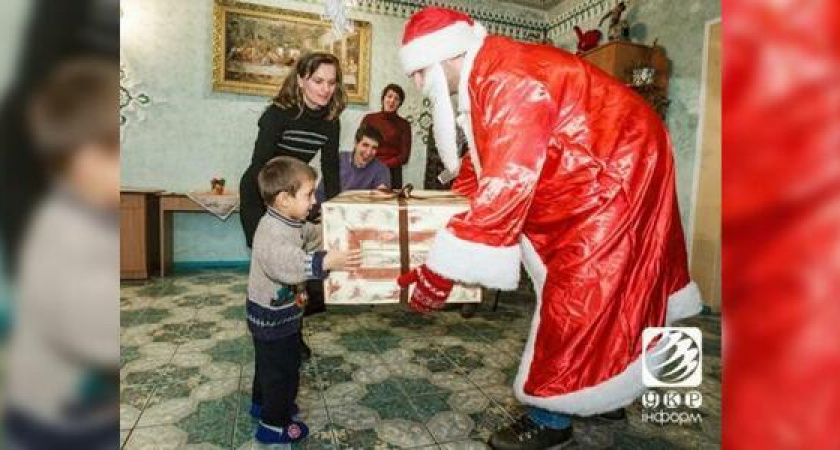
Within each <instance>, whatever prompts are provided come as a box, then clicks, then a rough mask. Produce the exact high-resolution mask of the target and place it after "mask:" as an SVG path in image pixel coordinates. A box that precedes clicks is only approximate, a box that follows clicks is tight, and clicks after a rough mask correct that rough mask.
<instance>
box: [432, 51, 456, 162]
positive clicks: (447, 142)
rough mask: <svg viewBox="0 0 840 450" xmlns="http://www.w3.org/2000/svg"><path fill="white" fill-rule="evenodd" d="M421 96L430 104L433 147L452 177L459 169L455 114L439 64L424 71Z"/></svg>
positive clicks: (444, 76)
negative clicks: (434, 146) (424, 78)
mask: <svg viewBox="0 0 840 450" xmlns="http://www.w3.org/2000/svg"><path fill="white" fill-rule="evenodd" d="M423 94H424V95H425V96H426V97H429V100H431V102H432V120H433V123H434V125H435V126H434V136H435V145H436V146H437V150H438V154H440V159H441V161H442V162H443V165H444V167H446V169H447V170H448V171H449V172H450V173H451V174H452V175H453V176H454V175H455V174H457V173H458V169H460V167H461V158H459V157H458V153H459V152H458V133H457V132H456V131H455V112H454V110H453V108H452V100H451V99H450V98H449V86H448V84H447V82H446V75H445V74H444V73H443V67H441V65H440V63H436V64H434V65H432V66H429V69H428V70H426V82H425V83H424V85H423Z"/></svg>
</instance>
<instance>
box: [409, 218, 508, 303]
mask: <svg viewBox="0 0 840 450" xmlns="http://www.w3.org/2000/svg"><path fill="white" fill-rule="evenodd" d="M520 259H521V251H520V249H519V246H518V245H511V246H510V247H492V246H489V245H485V244H479V243H477V242H471V241H467V240H464V239H459V238H457V237H455V235H454V234H452V233H451V232H449V230H447V229H445V228H444V229H442V230H440V231H438V233H437V236H435V242H434V244H433V245H432V249H431V250H430V251H429V256H428V259H426V265H427V266H429V268H430V269H432V270H433V271H435V272H437V273H439V274H441V275H443V276H445V277H447V278H449V279H451V280H455V281H460V282H462V283H467V284H480V285H482V286H484V287H488V288H492V289H502V290H506V291H512V290H514V289H516V288H517V286H519V264H520Z"/></svg>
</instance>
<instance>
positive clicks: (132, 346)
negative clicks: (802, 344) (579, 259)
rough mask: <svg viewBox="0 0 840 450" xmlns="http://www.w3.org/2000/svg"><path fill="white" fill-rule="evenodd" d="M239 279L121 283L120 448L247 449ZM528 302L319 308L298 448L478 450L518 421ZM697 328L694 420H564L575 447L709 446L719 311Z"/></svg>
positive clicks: (714, 424)
mask: <svg viewBox="0 0 840 450" xmlns="http://www.w3.org/2000/svg"><path fill="white" fill-rule="evenodd" d="M245 281H246V275H245V274H244V273H238V272H229V271H211V272H203V273H198V274H192V275H182V276H176V277H170V278H165V279H157V280H154V281H151V282H148V283H144V284H125V285H123V288H122V295H121V308H122V315H121V320H122V330H121V344H122V370H121V374H120V375H121V381H122V388H121V389H122V391H121V407H120V423H121V429H122V431H121V437H122V442H123V445H124V448H128V449H140V448H145V449H164V448H207V449H210V448H234V449H239V448H259V447H260V446H259V445H257V444H256V443H254V442H253V441H252V434H253V432H254V428H255V422H254V420H253V419H251V417H250V416H249V414H248V406H249V403H250V402H249V400H250V386H251V376H252V374H253V358H252V352H253V350H252V346H251V342H250V336H249V334H248V331H247V329H246V326H245V322H244V320H243V296H244V292H245ZM533 305H534V301H533V297H532V295H530V294H529V293H528V292H527V290H523V291H522V292H519V293H513V294H505V295H504V296H503V298H502V302H501V305H500V307H499V310H498V311H496V312H491V311H489V308H488V307H487V306H483V307H482V308H481V310H480V311H479V312H478V314H477V315H476V316H475V317H474V318H472V319H468V320H467V319H463V318H462V317H461V316H460V314H459V313H458V312H456V311H450V312H442V313H437V314H434V315H428V316H419V315H415V314H410V313H407V312H405V310H403V309H402V308H401V307H394V306H387V307H366V306H363V307H343V308H337V307H331V308H330V311H329V312H328V313H326V314H319V315H316V316H313V317H310V318H307V319H306V322H305V326H304V332H305V335H306V336H307V337H306V339H307V341H308V342H309V344H310V346H311V347H312V350H313V353H314V358H313V359H312V360H311V361H310V362H309V363H307V364H306V365H305V366H304V368H303V372H304V373H303V376H302V386H301V391H300V396H299V398H298V403H299V405H300V406H301V409H302V415H303V417H304V419H305V421H306V422H307V424H308V425H309V426H310V430H311V435H310V438H309V439H308V440H307V442H306V443H305V444H304V445H303V446H302V447H303V448H336V449H337V448H342V449H344V448H354V449H368V448H377V449H378V448H404V447H422V448H445V449H461V448H463V449H472V448H484V444H483V442H485V441H486V439H487V438H488V437H489V436H490V434H491V433H492V432H493V431H494V430H496V429H497V428H499V427H501V426H503V425H505V424H506V423H508V422H510V421H511V420H512V418H514V417H516V416H518V415H519V414H520V413H521V411H522V407H521V406H519V405H518V404H517V402H516V400H515V399H514V398H513V394H512V391H511V388H510V386H511V383H512V380H513V377H514V376H515V372H516V369H517V367H518V364H519V356H520V352H521V349H522V347H523V345H524V342H525V337H526V335H527V330H528V325H529V320H530V315H531V312H532V308H533ZM686 324H687V325H691V326H700V327H701V328H703V330H704V347H705V356H704V384H703V385H702V387H701V391H702V392H703V403H704V404H703V407H702V408H701V409H700V410H699V412H700V414H701V415H702V416H703V422H702V424H698V425H691V426H679V425H666V426H659V425H654V424H650V423H644V422H643V421H642V412H641V411H642V409H641V405H640V404H639V403H638V402H637V403H635V404H634V405H633V406H632V407H631V408H629V410H628V419H627V420H626V421H621V422H617V423H605V422H599V421H597V420H594V419H581V420H577V421H576V422H575V444H574V447H575V448H622V449H624V448H631V449H635V448H639V449H641V448H651V449H652V448H656V449H664V448H717V447H718V444H717V443H718V442H719V441H720V319H719V317H718V316H702V317H699V318H695V319H692V320H691V321H687V323H686Z"/></svg>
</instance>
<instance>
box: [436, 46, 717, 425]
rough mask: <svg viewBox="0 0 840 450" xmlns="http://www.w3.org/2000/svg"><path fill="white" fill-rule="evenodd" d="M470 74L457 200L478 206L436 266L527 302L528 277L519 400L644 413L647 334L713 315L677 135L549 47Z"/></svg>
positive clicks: (462, 110) (448, 237)
mask: <svg viewBox="0 0 840 450" xmlns="http://www.w3.org/2000/svg"><path fill="white" fill-rule="evenodd" d="M461 75H462V76H461V82H460V83H461V84H460V87H459V93H458V100H459V107H458V110H459V118H458V119H459V123H460V125H461V126H462V127H463V128H464V129H465V131H466V134H467V137H468V141H469V143H470V154H469V157H468V158H466V159H467V160H468V161H465V163H464V164H462V166H461V172H460V174H459V179H458V180H457V182H456V183H455V185H454V189H455V190H456V191H459V192H461V193H463V194H466V195H468V196H469V197H471V199H472V200H471V206H470V209H469V210H468V211H467V212H465V213H463V214H459V215H457V216H455V217H453V218H452V219H451V221H450V222H449V224H448V225H447V227H446V228H445V230H442V231H441V232H440V233H439V234H438V236H437V237H436V241H435V244H434V245H433V247H432V249H431V252H430V254H429V258H428V261H427V264H428V266H429V267H430V268H431V269H432V270H434V271H436V272H438V273H440V274H443V275H445V276H447V277H450V278H452V279H455V280H459V281H463V282H469V283H480V284H482V285H485V286H488V287H495V288H500V289H515V288H516V286H517V283H518V278H519V268H520V263H523V264H524V265H525V268H526V270H527V272H528V274H529V275H530V277H531V279H532V281H533V284H534V288H535V291H536V293H537V306H536V312H535V314H534V317H533V320H532V324H531V330H530V333H529V336H528V340H527V344H526V346H525V351H524V354H523V356H522V362H521V365H520V368H519V373H518V375H517V377H516V381H515V385H514V391H515V394H516V396H517V398H518V399H519V400H520V401H522V402H523V403H525V404H528V405H533V406H537V407H542V408H546V409H549V410H552V411H557V412H563V413H569V414H580V415H591V414H597V413H601V412H605V411H609V410H612V409H615V408H617V407H620V406H625V405H627V404H629V403H630V402H632V401H633V400H634V399H635V398H636V397H638V395H640V394H641V393H642V391H643V389H644V388H643V386H642V370H641V354H642V330H643V329H644V328H646V327H655V326H663V325H665V324H668V323H671V322H672V321H674V320H676V319H680V318H684V317H687V316H690V315H694V314H696V313H698V312H699V311H700V309H701V303H700V296H699V291H698V289H697V286H696V285H695V284H694V283H693V282H691V281H690V279H689V274H688V265H687V257H686V250H685V241H684V237H683V231H682V226H681V224H680V216H679V211H678V207H677V199H676V194H675V188H674V161H673V156H672V147H671V144H670V141H669V138H668V134H667V132H666V130H665V127H664V125H663V123H662V121H661V120H660V119H659V117H658V116H657V115H656V113H655V112H654V111H653V110H652V109H651V108H650V106H649V105H648V104H647V103H645V101H644V100H643V99H642V98H641V97H639V96H638V95H636V94H635V93H634V92H632V91H631V90H630V89H628V88H627V87H625V86H624V85H622V84H621V83H620V82H619V81H617V80H615V79H614V78H612V77H610V76H609V75H607V74H606V73H604V72H602V71H601V70H599V69H597V68H595V67H594V66H592V65H590V64H588V63H586V62H585V61H583V60H582V59H580V58H578V57H576V56H573V55H571V54H569V53H566V52H564V51H562V50H558V49H555V48H551V47H548V46H537V45H531V44H525V43H520V42H515V41H512V40H509V39H507V38H502V37H498V36H489V37H486V38H484V42H483V44H482V45H481V46H480V47H479V48H478V50H477V51H471V52H468V53H467V55H466V58H465V61H464V66H463V70H462V73H461Z"/></svg>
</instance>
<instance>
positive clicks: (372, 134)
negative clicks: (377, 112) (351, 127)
mask: <svg viewBox="0 0 840 450" xmlns="http://www.w3.org/2000/svg"><path fill="white" fill-rule="evenodd" d="M364 137H366V138H369V139H373V140H374V141H376V143H377V144H379V145H382V139H383V137H382V132H380V131H379V129H378V128H376V127H374V126H371V125H367V124H362V125H361V126H359V129H358V130H356V143H357V144H358V143H359V142H360V141H361V140H362V138H364Z"/></svg>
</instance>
